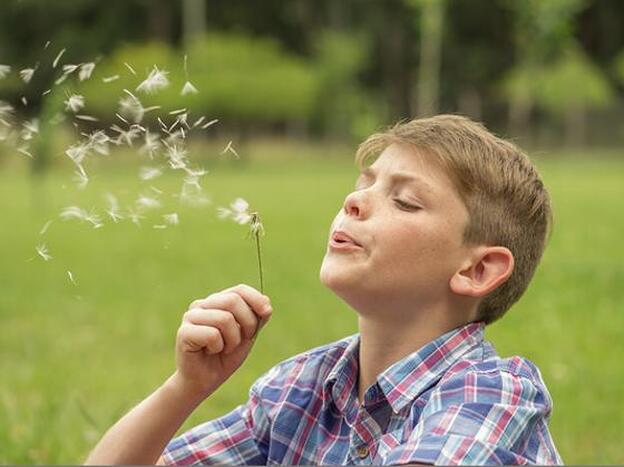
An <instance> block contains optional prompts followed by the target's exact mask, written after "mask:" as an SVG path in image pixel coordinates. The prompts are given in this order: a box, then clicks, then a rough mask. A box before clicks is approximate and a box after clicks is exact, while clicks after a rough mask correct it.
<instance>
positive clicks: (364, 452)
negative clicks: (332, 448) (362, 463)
mask: <svg viewBox="0 0 624 467" xmlns="http://www.w3.org/2000/svg"><path fill="white" fill-rule="evenodd" d="M355 451H356V452H357V455H358V457H360V458H361V459H363V458H365V457H366V456H368V446H366V445H365V444H363V445H362V446H358V448H357V449H356V450H355Z"/></svg>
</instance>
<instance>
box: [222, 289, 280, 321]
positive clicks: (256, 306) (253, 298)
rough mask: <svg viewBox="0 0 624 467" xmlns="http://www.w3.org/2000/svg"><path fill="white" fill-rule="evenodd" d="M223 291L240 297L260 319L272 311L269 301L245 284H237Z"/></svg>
mask: <svg viewBox="0 0 624 467" xmlns="http://www.w3.org/2000/svg"><path fill="white" fill-rule="evenodd" d="M225 291H231V292H234V293H237V294H238V295H240V296H241V297H242V298H243V300H245V301H246V302H247V304H248V305H249V306H250V307H251V309H252V310H254V312H255V313H256V314H257V315H258V316H259V317H260V318H264V317H266V316H269V315H270V314H271V312H272V311H273V308H272V307H271V299H270V298H269V297H268V296H267V295H263V294H262V293H260V291H259V290H257V289H254V288H253V287H251V286H249V285H247V284H238V285H235V286H234V287H230V288H228V289H225V290H224V292H225Z"/></svg>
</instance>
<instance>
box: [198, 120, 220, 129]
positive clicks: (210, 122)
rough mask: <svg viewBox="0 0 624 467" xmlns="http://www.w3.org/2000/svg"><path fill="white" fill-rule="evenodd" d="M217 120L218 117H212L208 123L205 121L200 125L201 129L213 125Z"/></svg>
mask: <svg viewBox="0 0 624 467" xmlns="http://www.w3.org/2000/svg"><path fill="white" fill-rule="evenodd" d="M218 121H219V120H218V119H216V118H215V119H214V120H210V121H209V122H208V123H206V124H205V125H202V130H205V129H206V128H208V127H209V126H212V125H214V124H215V123H217V122H218Z"/></svg>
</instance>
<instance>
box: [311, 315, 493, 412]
mask: <svg viewBox="0 0 624 467" xmlns="http://www.w3.org/2000/svg"><path fill="white" fill-rule="evenodd" d="M484 328H485V323H483V322H482V321H478V322H473V323H468V324H466V325H463V326H460V327H458V328H455V329H452V330H450V331H448V332H447V333H445V334H443V335H441V336H439V337H437V338H436V339H434V340H433V341H431V342H429V343H428V344H426V345H425V346H423V347H421V348H420V349H419V350H417V351H416V352H413V353H411V354H409V355H408V356H406V357H404V358H402V359H401V360H399V361H398V362H396V363H394V364H392V365H391V366H390V367H388V368H387V369H386V370H384V371H383V372H382V373H381V374H380V375H379V376H378V377H377V383H378V384H379V387H380V388H381V390H382V391H383V393H384V395H385V397H386V399H387V401H388V402H389V403H390V405H391V406H392V410H393V411H394V412H396V413H399V412H400V411H401V410H402V409H403V408H404V407H405V406H407V405H409V404H410V403H411V402H412V401H413V400H414V399H415V398H416V397H417V396H418V395H419V394H420V393H422V392H423V391H424V390H425V389H427V388H428V387H430V386H431V385H432V384H434V383H435V382H436V381H438V380H439V379H440V378H441V377H442V375H443V374H444V372H445V371H446V370H447V369H448V368H449V367H450V366H451V365H452V364H453V363H455V362H456V361H457V360H459V358H460V357H461V356H462V355H464V354H465V353H467V352H468V351H469V350H471V349H473V348H474V347H475V346H478V345H480V344H481V343H482V342H483V334H484ZM359 347H360V335H359V334H356V335H354V336H353V337H352V339H351V340H350V341H349V343H348V345H347V347H346V348H345V349H344V351H343V353H342V354H341V355H340V357H339V358H338V360H337V361H336V364H335V365H334V367H333V368H332V370H331V372H330V373H329V374H328V376H327V378H326V379H325V381H324V383H323V404H324V405H325V404H326V403H328V402H329V401H330V400H333V401H334V403H335V404H336V407H337V408H338V410H340V411H341V412H342V413H345V410H346V408H347V407H348V405H349V398H350V397H352V394H353V393H354V392H353V389H354V386H355V385H356V383H357V376H358V368H359V363H358V361H359V360H358V356H359Z"/></svg>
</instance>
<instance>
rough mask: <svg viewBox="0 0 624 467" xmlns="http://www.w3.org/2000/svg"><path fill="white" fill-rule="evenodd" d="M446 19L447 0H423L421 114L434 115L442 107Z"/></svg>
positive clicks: (419, 106) (417, 103)
mask: <svg viewBox="0 0 624 467" xmlns="http://www.w3.org/2000/svg"><path fill="white" fill-rule="evenodd" d="M443 20H444V0H424V1H422V11H421V22H420V66H419V70H418V85H417V87H418V101H417V102H416V109H417V112H418V116H419V117H426V116H430V115H434V114H436V113H438V111H439V87H440V86H439V84H440V62H441V55H442V29H443Z"/></svg>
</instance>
